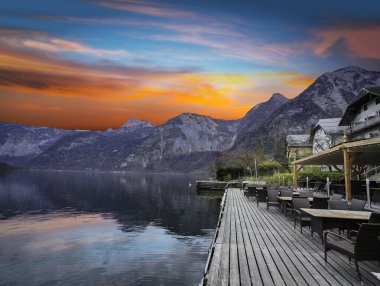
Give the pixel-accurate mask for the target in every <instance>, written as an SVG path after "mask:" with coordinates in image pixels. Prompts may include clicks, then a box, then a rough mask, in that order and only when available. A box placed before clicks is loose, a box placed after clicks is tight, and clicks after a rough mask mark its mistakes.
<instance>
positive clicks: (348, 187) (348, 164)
mask: <svg viewBox="0 0 380 286" xmlns="http://www.w3.org/2000/svg"><path fill="white" fill-rule="evenodd" d="M347 142H348V136H347V130H345V131H344V135H343V144H344V143H347ZM342 151H343V160H344V166H343V167H344V185H345V191H346V200H347V201H349V202H351V200H352V194H351V178H350V169H351V162H350V159H351V158H350V154H349V153H348V150H347V148H346V146H344V147H343V148H342Z"/></svg>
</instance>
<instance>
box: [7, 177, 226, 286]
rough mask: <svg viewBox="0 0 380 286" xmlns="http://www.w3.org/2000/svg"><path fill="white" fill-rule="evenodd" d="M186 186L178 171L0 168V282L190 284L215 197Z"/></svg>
mask: <svg viewBox="0 0 380 286" xmlns="http://www.w3.org/2000/svg"><path fill="white" fill-rule="evenodd" d="M189 183H191V184H192V186H189ZM194 186H195V178H194V177H190V176H186V175H157V174H154V175H143V174H115V173H66V172H65V173H59V172H27V171H17V172H12V173H10V174H7V175H5V176H0V218H1V219H0V285H196V284H198V283H199V282H200V280H201V277H202V274H203V269H204V266H205V263H206V260H207V254H208V253H207V252H208V248H209V246H210V243H211V240H212V236H213V231H214V229H215V225H216V223H217V218H218V215H219V203H220V200H218V199H211V198H208V197H204V196H197V194H196V191H195V188H194Z"/></svg>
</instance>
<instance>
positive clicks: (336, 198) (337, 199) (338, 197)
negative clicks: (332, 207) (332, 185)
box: [330, 194, 343, 201]
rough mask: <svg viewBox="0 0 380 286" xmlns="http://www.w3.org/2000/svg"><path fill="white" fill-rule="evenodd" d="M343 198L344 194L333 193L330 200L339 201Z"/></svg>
mask: <svg viewBox="0 0 380 286" xmlns="http://www.w3.org/2000/svg"><path fill="white" fill-rule="evenodd" d="M342 198H343V195H339V194H333V195H332V196H331V198H330V201H339V200H341V199H342Z"/></svg>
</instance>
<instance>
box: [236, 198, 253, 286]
mask: <svg viewBox="0 0 380 286" xmlns="http://www.w3.org/2000/svg"><path fill="white" fill-rule="evenodd" d="M234 207H235V222H236V242H237V248H238V258H239V275H240V283H241V285H247V286H249V285H252V284H251V275H250V273H249V266H248V257H247V252H246V245H245V243H244V238H243V234H242V227H241V222H240V216H239V211H238V204H237V201H236V199H234ZM255 285H257V284H255Z"/></svg>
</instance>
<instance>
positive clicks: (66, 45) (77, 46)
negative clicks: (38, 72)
mask: <svg viewBox="0 0 380 286" xmlns="http://www.w3.org/2000/svg"><path fill="white" fill-rule="evenodd" d="M21 44H22V45H24V46H25V47H28V48H33V49H37V50H42V51H46V52H54V53H62V52H71V53H80V54H88V55H95V56H100V57H108V56H111V57H112V56H125V55H127V51H126V50H105V49H98V48H93V47H90V46H87V45H84V44H81V43H78V42H73V41H67V40H63V39H59V38H48V39H46V40H45V41H41V40H31V39H26V40H22V41H21Z"/></svg>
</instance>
